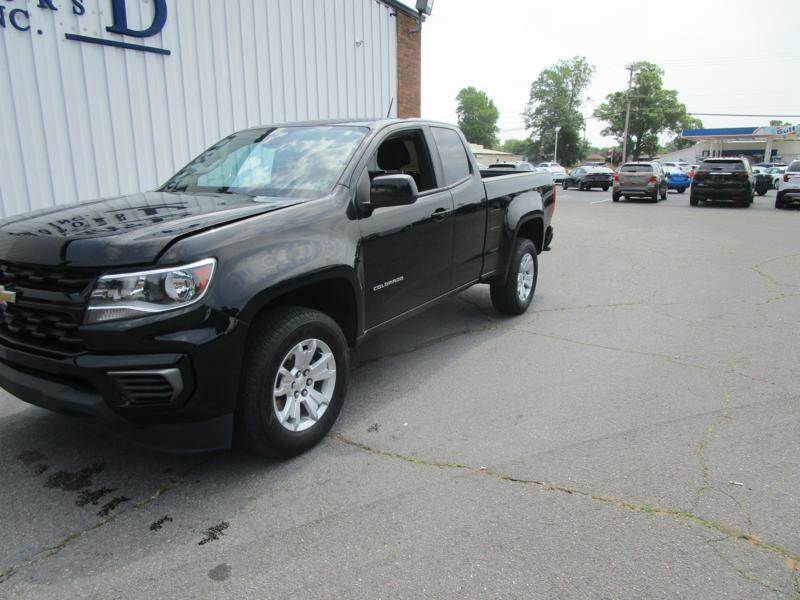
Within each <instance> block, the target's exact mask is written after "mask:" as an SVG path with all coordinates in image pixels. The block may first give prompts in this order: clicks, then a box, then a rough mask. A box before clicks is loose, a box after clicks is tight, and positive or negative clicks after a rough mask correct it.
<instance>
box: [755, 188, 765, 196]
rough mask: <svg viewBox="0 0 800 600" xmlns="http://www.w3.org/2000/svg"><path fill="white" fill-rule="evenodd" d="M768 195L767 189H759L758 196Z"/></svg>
mask: <svg viewBox="0 0 800 600" xmlns="http://www.w3.org/2000/svg"><path fill="white" fill-rule="evenodd" d="M766 193H767V190H766V189H765V188H758V189H757V190H756V194H758V195H759V196H763V195H764V194H766Z"/></svg>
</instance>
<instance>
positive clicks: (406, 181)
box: [369, 175, 419, 208]
mask: <svg viewBox="0 0 800 600" xmlns="http://www.w3.org/2000/svg"><path fill="white" fill-rule="evenodd" d="M418 197H419V191H417V183H416V182H415V181H414V178H413V177H411V175H381V176H380V177H375V178H374V179H373V180H372V184H371V185H370V190H369V206H370V208H384V207H387V206H406V205H408V204H414V202H416V201H417V198H418Z"/></svg>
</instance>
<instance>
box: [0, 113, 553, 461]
mask: <svg viewBox="0 0 800 600" xmlns="http://www.w3.org/2000/svg"><path fill="white" fill-rule="evenodd" d="M554 209H555V190H554V187H553V181H552V178H551V176H550V174H549V173H539V172H536V173H534V172H531V173H523V172H514V171H506V170H502V169H492V170H485V171H479V169H478V168H477V164H476V162H475V159H474V157H473V156H472V153H471V152H470V151H469V146H468V145H467V144H466V140H465V139H464V137H463V135H462V134H461V132H460V131H459V130H458V129H457V128H455V127H452V126H450V125H445V124H440V123H434V122H428V121H422V120H398V119H388V120H379V121H348V122H307V123H294V124H285V125H273V126H269V127H260V128H255V129H249V130H245V131H241V132H238V133H235V134H232V135H230V136H228V137H226V138H225V139H223V140H221V141H220V142H218V143H217V144H215V145H214V146H212V147H211V148H209V149H208V150H206V151H205V152H204V153H203V154H201V155H200V156H199V157H198V158H196V159H195V160H194V161H192V162H191V163H189V164H188V165H187V166H186V167H184V168H183V169H182V170H181V171H179V172H178V173H177V174H176V175H175V176H174V177H172V179H170V180H169V181H168V182H167V183H166V184H165V185H163V186H162V187H161V188H160V189H158V190H157V191H153V192H146V193H140V194H134V195H129V196H123V197H116V198H107V199H103V200H97V201H92V202H84V203H78V204H73V205H67V206H59V207H54V208H49V209H45V210H41V211H38V212H33V213H29V214H26V215H21V216H16V217H13V218H10V219H7V220H5V221H2V222H0V284H1V285H0V385H1V386H2V387H4V388H5V389H6V390H8V391H9V392H10V393H11V394H13V395H15V396H17V397H19V398H20V399H22V400H24V401H26V402H29V403H31V404H35V405H38V406H40V407H44V408H47V409H51V410H53V411H57V412H60V413H63V414H66V415H72V416H75V417H83V418H86V419H87V420H91V421H94V422H97V423H100V424H103V425H105V426H106V428H110V429H113V430H115V431H117V432H121V433H122V434H123V435H125V436H127V437H129V438H132V439H134V440H135V441H138V442H139V443H142V444H145V445H148V446H150V447H156V448H159V449H162V450H173V451H206V450H212V449H220V448H226V447H229V446H230V445H231V443H232V442H233V441H234V440H240V441H242V442H243V443H244V444H245V445H247V446H248V447H250V448H251V449H253V450H255V451H256V452H259V453H263V454H267V455H273V456H280V457H286V456H291V455H294V454H297V453H300V452H302V451H304V450H306V449H308V448H310V447H311V446H313V445H314V444H316V443H317V442H318V441H319V440H320V439H321V438H322V437H323V436H324V435H325V434H326V432H327V431H328V430H329V429H330V428H331V426H332V425H333V422H334V421H335V419H336V417H337V415H338V413H339V411H340V409H341V407H342V402H343V400H344V397H345V393H346V389H347V381H348V366H349V348H351V347H354V346H355V345H356V344H357V343H358V342H360V341H361V340H362V339H364V338H365V337H366V336H368V335H372V334H374V333H376V332H378V331H380V330H381V329H383V328H384V327H386V326H389V325H392V324H394V323H397V322H398V321H400V320H401V319H403V318H405V317H408V316H410V315H412V314H414V313H415V312H417V311H419V310H421V309H424V308H426V307H428V306H430V305H431V304H432V303H433V302H436V301H438V300H441V299H443V298H446V297H448V296H450V295H452V294H455V293H458V292H459V291H461V290H464V289H465V288H467V287H469V286H471V285H474V284H477V283H485V284H489V285H490V286H491V298H492V302H493V304H494V306H495V307H496V309H497V310H498V311H499V312H501V313H504V314H510V315H516V314H520V313H522V312H524V311H525V310H526V309H527V308H528V306H529V304H530V302H531V299H532V297H533V294H534V291H535V288H536V281H537V275H538V259H537V257H538V255H539V254H540V253H541V252H542V251H544V250H547V249H549V248H548V246H549V244H550V241H551V239H552V236H553V228H552V225H551V218H552V216H553V212H554Z"/></svg>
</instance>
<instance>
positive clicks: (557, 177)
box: [536, 162, 567, 183]
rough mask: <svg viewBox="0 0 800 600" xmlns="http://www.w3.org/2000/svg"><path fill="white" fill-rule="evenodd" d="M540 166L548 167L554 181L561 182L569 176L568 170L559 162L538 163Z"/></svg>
mask: <svg viewBox="0 0 800 600" xmlns="http://www.w3.org/2000/svg"><path fill="white" fill-rule="evenodd" d="M536 166H537V167H539V168H542V169H547V170H548V171H549V172H550V175H552V176H553V181H555V182H556V183H560V182H562V181H564V180H565V179H566V178H567V170H566V169H565V168H564V167H562V166H561V165H560V164H558V163H554V162H543V163H539V164H538V165H536Z"/></svg>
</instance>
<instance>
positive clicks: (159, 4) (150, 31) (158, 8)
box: [106, 0, 167, 38]
mask: <svg viewBox="0 0 800 600" xmlns="http://www.w3.org/2000/svg"><path fill="white" fill-rule="evenodd" d="M153 2H154V7H155V8H154V10H155V14H154V15H153V24H152V25H150V27H148V28H147V29H142V30H138V29H130V28H129V27H128V12H127V10H126V8H125V0H111V11H112V13H113V15H114V24H113V25H111V27H106V31H109V32H111V33H118V34H120V35H129V36H131V37H138V38H146V37H150V36H153V35H158V34H159V33H160V32H161V30H162V29H164V25H165V24H166V22H167V2H166V0H153Z"/></svg>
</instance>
